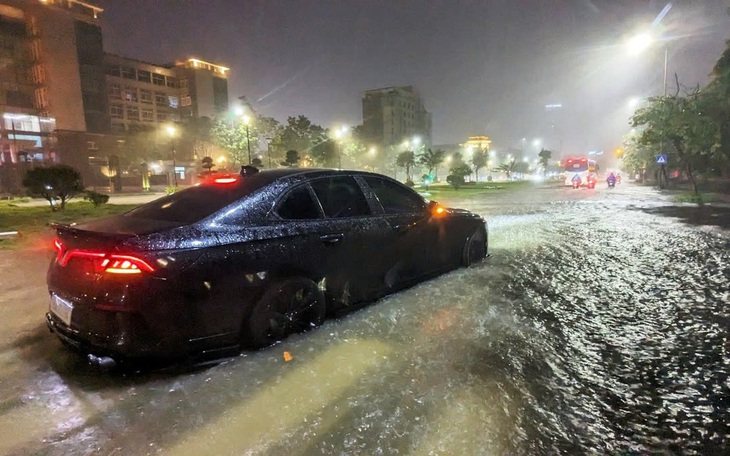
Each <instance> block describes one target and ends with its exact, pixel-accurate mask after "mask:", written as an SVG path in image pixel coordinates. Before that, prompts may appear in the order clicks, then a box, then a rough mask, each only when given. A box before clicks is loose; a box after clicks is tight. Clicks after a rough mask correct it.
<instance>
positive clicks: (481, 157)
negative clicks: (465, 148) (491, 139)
mask: <svg viewBox="0 0 730 456" xmlns="http://www.w3.org/2000/svg"><path fill="white" fill-rule="evenodd" d="M471 164H472V165H474V176H475V180H476V181H477V182H478V181H479V168H483V167H484V166H486V165H487V151H486V150H478V151H476V152H474V156H473V157H472V158H471Z"/></svg>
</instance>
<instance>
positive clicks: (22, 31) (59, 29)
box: [0, 0, 109, 166]
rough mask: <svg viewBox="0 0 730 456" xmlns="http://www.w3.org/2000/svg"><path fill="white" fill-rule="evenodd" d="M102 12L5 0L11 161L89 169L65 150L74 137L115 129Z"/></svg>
mask: <svg viewBox="0 0 730 456" xmlns="http://www.w3.org/2000/svg"><path fill="white" fill-rule="evenodd" d="M101 11H102V9H101V8H98V7H96V6H94V5H91V4H89V3H86V2H82V1H77V0H35V1H34V0H0V61H2V64H0V72H2V73H1V74H2V77H1V78H0V84H1V85H0V114H2V118H3V122H2V131H0V135H1V137H0V148H1V149H2V154H0V156H1V157H2V162H3V164H5V163H17V162H19V161H20V162H22V161H31V162H36V161H45V162H48V161H50V162H58V161H62V162H65V163H68V164H71V165H77V166H78V165H82V164H83V162H84V160H82V157H81V155H83V154H79V153H78V151H77V150H75V149H70V148H65V147H64V144H65V139H66V138H67V137H68V133H87V132H88V133H92V134H103V133H107V132H108V128H109V118H108V113H107V112H108V109H107V104H106V96H105V92H106V89H105V81H104V67H103V45H102V36H101V28H100V26H99V24H98V14H99V13H100V12H101Z"/></svg>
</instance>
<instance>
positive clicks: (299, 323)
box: [243, 277, 327, 348]
mask: <svg viewBox="0 0 730 456" xmlns="http://www.w3.org/2000/svg"><path fill="white" fill-rule="evenodd" d="M326 311H327V305H326V301H325V297H324V293H323V292H322V291H321V290H320V289H319V287H318V286H317V284H316V283H314V282H313V281H312V280H309V279H305V278H303V277H291V278H286V279H280V280H277V281H275V282H273V283H271V284H270V285H269V286H268V287H267V289H266V291H265V292H264V294H263V296H261V299H259V300H258V302H257V303H256V304H255V306H254V308H253V309H252V310H251V314H250V315H249V317H248V319H247V321H246V322H245V323H244V331H243V344H244V345H245V346H248V347H251V348H262V347H268V346H269V345H272V344H274V343H276V342H279V341H281V340H284V339H285V338H287V337H288V336H290V335H291V334H295V333H299V332H303V331H306V330H309V329H312V328H314V327H317V326H319V325H320V324H322V322H323V321H324V319H325V313H326Z"/></svg>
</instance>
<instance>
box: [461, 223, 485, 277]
mask: <svg viewBox="0 0 730 456" xmlns="http://www.w3.org/2000/svg"><path fill="white" fill-rule="evenodd" d="M486 256H487V233H486V231H485V230H484V228H481V227H479V228H477V229H475V230H474V232H473V233H472V234H471V235H469V237H467V238H466V241H465V242H464V249H463V251H462V254H461V264H462V266H464V267H466V268H468V267H469V266H471V265H473V264H475V263H478V262H480V261H482V260H483V259H484V258H486Z"/></svg>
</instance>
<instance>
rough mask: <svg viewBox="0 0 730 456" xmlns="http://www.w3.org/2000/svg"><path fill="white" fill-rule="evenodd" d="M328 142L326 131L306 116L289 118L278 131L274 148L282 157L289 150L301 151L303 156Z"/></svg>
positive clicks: (274, 139) (273, 140)
mask: <svg viewBox="0 0 730 456" xmlns="http://www.w3.org/2000/svg"><path fill="white" fill-rule="evenodd" d="M326 141H328V138H327V134H326V132H325V129H324V128H322V127H320V126H319V125H316V124H313V123H312V122H311V121H310V120H309V119H308V118H307V117H306V116H302V115H300V116H297V117H289V118H287V122H286V125H284V126H281V127H280V128H277V129H276V134H275V136H274V137H273V139H272V148H273V149H275V150H276V152H277V153H278V154H279V155H280V156H282V157H283V156H284V154H285V152H286V151H288V150H296V151H299V153H300V154H302V155H308V154H310V153H312V149H313V148H314V147H315V146H317V145H319V144H322V143H324V142H326Z"/></svg>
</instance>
